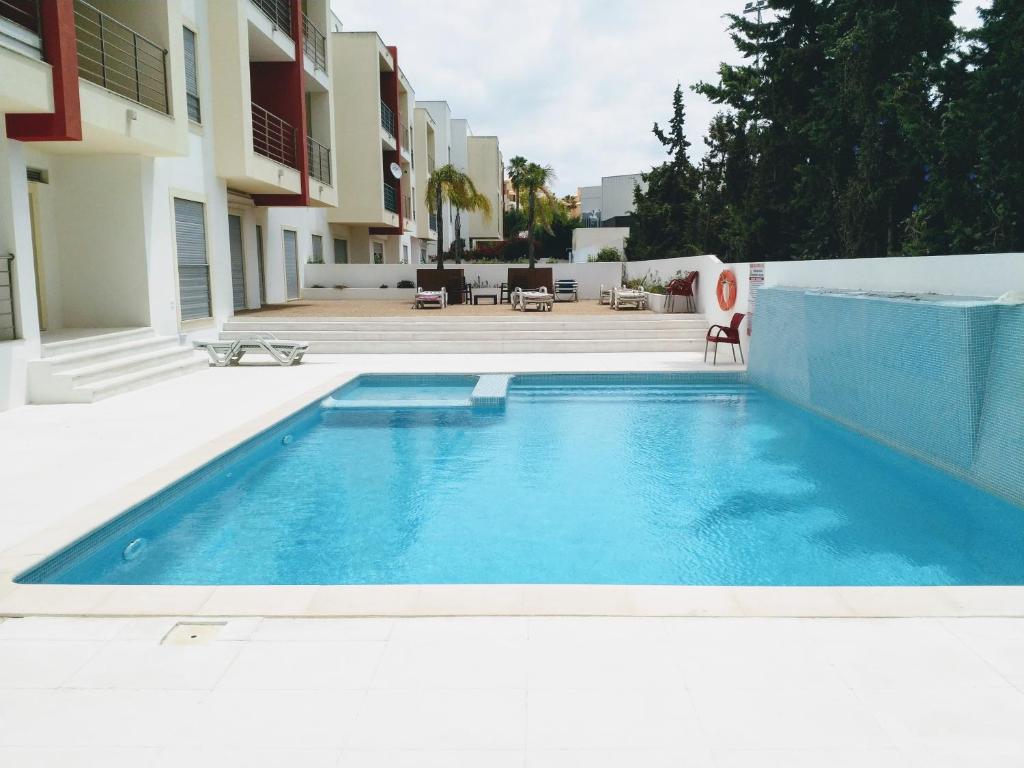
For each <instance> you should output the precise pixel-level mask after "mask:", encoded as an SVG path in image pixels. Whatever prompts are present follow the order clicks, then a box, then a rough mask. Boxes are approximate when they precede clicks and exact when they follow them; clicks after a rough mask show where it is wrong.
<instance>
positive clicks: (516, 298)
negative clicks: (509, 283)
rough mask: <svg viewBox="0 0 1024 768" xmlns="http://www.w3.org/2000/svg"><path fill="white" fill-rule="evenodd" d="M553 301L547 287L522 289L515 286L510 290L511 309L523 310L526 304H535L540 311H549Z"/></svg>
mask: <svg viewBox="0 0 1024 768" xmlns="http://www.w3.org/2000/svg"><path fill="white" fill-rule="evenodd" d="M554 303H555V297H554V296H553V295H551V294H550V293H548V289H547V288H545V287H543V286H541V287H540V288H537V289H534V290H529V291H524V290H523V289H522V288H516V289H515V290H514V291H512V309H518V310H519V311H520V312H525V311H526V308H527V307H528V306H531V305H532V306H535V307H536V308H537V309H538V310H539V311H541V312H550V311H551V306H552V305H553V304H554Z"/></svg>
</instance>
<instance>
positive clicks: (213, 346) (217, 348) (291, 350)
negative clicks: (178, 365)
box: [195, 331, 309, 368]
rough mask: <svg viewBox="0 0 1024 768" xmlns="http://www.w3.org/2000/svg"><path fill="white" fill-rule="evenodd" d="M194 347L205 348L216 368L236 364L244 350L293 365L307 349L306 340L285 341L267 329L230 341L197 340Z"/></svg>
mask: <svg viewBox="0 0 1024 768" xmlns="http://www.w3.org/2000/svg"><path fill="white" fill-rule="evenodd" d="M195 348H196V349H202V350H205V351H206V353H207V354H208V355H209V356H210V364H211V365H214V366H216V367H218V368H224V367H226V366H229V365H238V361H239V360H241V359H242V357H243V356H244V355H245V353H246V352H254V353H256V354H267V355H270V356H271V357H272V358H273V359H274V361H275V362H277V364H278V365H294V364H296V363H300V362H302V358H303V356H304V355H305V354H306V351H307V350H308V349H309V342H306V341H285V340H283V339H278V338H276V337H275V336H274V334H272V333H269V332H267V331H262V332H260V333H254V334H252V335H251V336H250V337H249V338H246V339H235V340H231V341H197V342H195Z"/></svg>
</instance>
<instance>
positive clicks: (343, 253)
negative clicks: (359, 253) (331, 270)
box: [334, 238, 348, 264]
mask: <svg viewBox="0 0 1024 768" xmlns="http://www.w3.org/2000/svg"><path fill="white" fill-rule="evenodd" d="M334 263H335V264H348V240H341V239H339V238H334Z"/></svg>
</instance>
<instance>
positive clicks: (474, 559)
mask: <svg viewBox="0 0 1024 768" xmlns="http://www.w3.org/2000/svg"><path fill="white" fill-rule="evenodd" d="M416 382H417V379H411V380H410V379H406V380H405V384H404V385H403V386H404V387H406V388H410V387H411V388H412V389H413V390H414V389H416V388H417V387H420V384H419V383H416ZM378 383H379V384H382V383H381V382H380V381H379V380H378ZM384 384H387V385H389V386H390V389H391V394H392V395H395V396H396V397H397V398H399V399H400V398H401V397H403V396H404V395H399V394H398V393H399V392H401V391H403V386H398V383H397V382H386V383H383V384H382V385H381V386H377V387H375V386H374V383H373V380H369V381H363V382H362V383H361V384H360V388H361V389H364V390H365V391H364V392H363V393H362V394H363V395H365V396H366V397H367V399H368V400H373V401H378V400H381V399H383V397H382V395H383V394H385V393H382V392H381V391H380V390H384V389H387V388H389V386H384ZM439 386H441V385H439ZM374 389H376V390H377V391H376V392H374V391H370V390H374ZM351 392H352V390H349V393H351ZM343 395H344V393H338V395H337V396H339V397H341V396H343ZM410 397H412V395H410ZM414 399H415V398H414ZM398 405H400V403H398ZM1022 515H1024V510H1021V509H1019V508H1017V507H1015V506H1012V505H1011V504H1009V503H1007V502H1004V501H1002V500H1000V499H998V498H996V497H994V496H990V495H987V494H985V493H983V492H981V491H979V490H977V489H976V488H974V487H972V486H969V485H966V484H964V483H962V482H960V481H959V480H957V479H955V478H953V477H951V476H949V475H946V474H943V473H941V472H939V471H937V470H935V469H933V468H932V467H930V466H928V465H925V464H923V463H921V462H918V461H916V460H914V459H912V458H909V457H908V456H905V455H903V454H900V453H897V452H894V451H893V450H891V449H889V448H887V447H885V446H884V445H882V444H880V443H877V442H874V441H872V440H870V439H868V438H865V437H863V436H861V435H859V434H857V433H854V432H851V431H849V430H847V429H845V428H843V427H841V426H839V425H837V424H836V423H833V422H831V421H828V420H826V419H823V418H821V417H819V416H817V415H814V414H813V413H811V412H808V411H805V410H802V409H800V408H797V407H795V406H792V405H790V404H788V403H786V402H784V401H782V400H779V399H777V398H775V397H773V396H771V395H769V394H767V393H766V392H765V391H763V390H760V389H757V388H754V387H752V386H749V385H747V384H745V383H743V381H742V380H741V379H739V378H730V377H729V376H723V375H716V376H713V377H704V378H699V377H697V376H694V375H690V376H687V375H663V376H657V375H646V376H623V375H611V376H605V377H601V376H586V377H580V376H550V375H549V376H519V377H516V378H515V379H514V380H513V382H512V385H511V387H510V389H509V393H508V401H507V405H506V406H505V408H503V409H484V408H466V407H463V408H450V409H446V408H436V409H402V408H401V407H397V408H384V409H367V410H358V409H357V410H328V409H323V408H321V407H319V405H317V404H314V405H313V406H311V407H309V408H307V409H305V410H303V411H301V412H300V413H298V414H297V415H295V416H294V417H292V418H291V419H289V420H287V421H286V422H284V423H282V424H281V425H279V426H278V427H276V428H274V429H271V430H270V431H268V432H267V433H265V434H264V435H263V436H262V437H260V438H258V439H256V440H254V441H252V442H251V443H250V444H248V445H246V446H243V447H241V448H240V449H237V450H236V451H235V452H234V453H233V454H231V455H229V456H227V457H224V458H223V459H221V460H219V461H218V462H215V463H214V464H213V465H211V466H209V467H208V468H206V469H205V470H202V471H200V472H199V473H197V474H196V475H195V476H194V477H191V478H190V479H188V481H187V482H185V483H182V484H180V485H179V487H177V488H172V489H170V490H169V491H167V492H165V493H163V494H161V495H160V496H158V497H156V498H155V499H153V500H151V501H150V502H147V503H146V504H144V505H143V506H141V507H140V508H138V509H136V510H133V511H130V512H129V513H127V514H126V515H125V516H123V517H122V518H121V519H120V520H119V521H115V523H113V524H111V525H110V526H108V527H107V528H106V529H103V530H101V531H100V532H98V533H96V534H93V535H92V536H90V537H89V538H87V539H86V540H84V541H83V542H80V543H79V544H78V545H76V546H75V547H74V548H72V549H70V550H68V551H66V552H64V553H62V554H58V555H57V556H55V557H54V558H52V559H51V560H50V561H47V562H44V563H43V564H42V565H41V566H39V567H37V568H36V569H34V570H32V571H30V572H29V573H27V574H26V575H25V576H24V577H23V578H22V579H21V580H22V581H30V582H57V583H101V584H396V583H401V584H406V583H588V584H589V583H593V584H705V585H743V584H746V585H938V584H1021V583H1024V557H1022V556H1021V553H1022V552H1024V516H1022Z"/></svg>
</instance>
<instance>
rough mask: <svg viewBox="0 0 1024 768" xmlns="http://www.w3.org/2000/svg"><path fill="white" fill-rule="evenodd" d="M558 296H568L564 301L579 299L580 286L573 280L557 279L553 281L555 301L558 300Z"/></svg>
mask: <svg viewBox="0 0 1024 768" xmlns="http://www.w3.org/2000/svg"><path fill="white" fill-rule="evenodd" d="M559 296H564V297H568V298H566V299H565V301H579V300H580V286H579V283H577V282H576V281H575V280H569V279H566V280H557V281H555V301H558V298H559Z"/></svg>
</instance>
